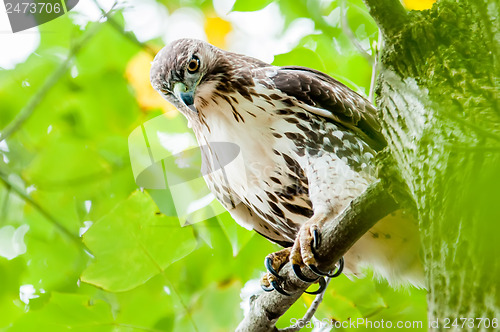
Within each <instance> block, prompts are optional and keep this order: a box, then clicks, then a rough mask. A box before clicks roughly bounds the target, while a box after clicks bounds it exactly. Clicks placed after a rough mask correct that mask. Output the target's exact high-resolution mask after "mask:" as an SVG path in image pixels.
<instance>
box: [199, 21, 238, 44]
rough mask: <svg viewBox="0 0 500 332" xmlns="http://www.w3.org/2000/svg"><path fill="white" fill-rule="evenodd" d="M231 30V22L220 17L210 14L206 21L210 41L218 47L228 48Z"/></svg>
mask: <svg viewBox="0 0 500 332" xmlns="http://www.w3.org/2000/svg"><path fill="white" fill-rule="evenodd" d="M231 30H232V26H231V23H229V22H228V21H225V20H223V19H222V18H220V17H214V16H209V17H207V19H206V21H205V33H206V34H207V39H208V42H209V43H210V44H212V45H214V46H216V47H219V48H222V49H225V48H226V36H227V34H228V33H229V32H231Z"/></svg>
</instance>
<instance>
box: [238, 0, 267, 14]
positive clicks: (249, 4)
mask: <svg viewBox="0 0 500 332" xmlns="http://www.w3.org/2000/svg"><path fill="white" fill-rule="evenodd" d="M271 2H273V0H255V1H251V0H236V2H235V3H234V5H233V8H232V9H231V11H233V12H254V11H257V10H261V9H263V8H265V7H266V6H268V5H269V4H270V3H271Z"/></svg>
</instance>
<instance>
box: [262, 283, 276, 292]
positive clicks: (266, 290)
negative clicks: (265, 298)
mask: <svg viewBox="0 0 500 332" xmlns="http://www.w3.org/2000/svg"><path fill="white" fill-rule="evenodd" d="M260 288H262V290H263V291H264V292H268V293H269V292H272V291H273V290H274V288H272V287H266V286H264V285H260Z"/></svg>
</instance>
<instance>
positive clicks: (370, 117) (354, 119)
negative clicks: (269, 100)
mask: <svg viewBox="0 0 500 332" xmlns="http://www.w3.org/2000/svg"><path fill="white" fill-rule="evenodd" d="M271 80H272V81H273V83H274V85H275V87H276V88H277V89H279V90H280V91H282V92H283V93H286V94H287V95H289V96H292V97H295V98H296V99H297V100H298V101H300V102H302V103H304V104H306V105H307V106H309V107H306V109H307V110H308V111H310V112H312V113H314V114H316V115H319V116H322V117H325V118H327V119H329V120H333V121H334V122H335V123H337V124H339V125H341V126H343V127H345V128H347V129H349V130H351V131H354V132H356V133H357V134H358V135H360V136H362V137H363V138H364V139H365V141H366V142H367V143H368V144H369V145H370V146H371V147H372V148H373V149H375V150H377V151H379V150H381V149H382V148H383V147H384V146H385V145H386V144H387V143H386V141H385V139H384V137H383V136H382V133H381V125H380V122H379V119H378V116H377V110H376V109H375V107H374V106H373V105H372V104H371V103H370V102H369V101H368V100H366V99H365V98H363V97H362V96H360V95H359V94H357V93H356V92H354V91H352V90H351V89H350V88H348V87H347V86H345V85H344V84H342V83H340V82H339V81H337V80H335V79H334V78H332V77H330V76H328V75H326V74H324V73H322V72H320V71H317V70H314V69H310V68H305V67H298V66H289V67H279V68H278V70H277V73H276V75H274V76H272V77H271Z"/></svg>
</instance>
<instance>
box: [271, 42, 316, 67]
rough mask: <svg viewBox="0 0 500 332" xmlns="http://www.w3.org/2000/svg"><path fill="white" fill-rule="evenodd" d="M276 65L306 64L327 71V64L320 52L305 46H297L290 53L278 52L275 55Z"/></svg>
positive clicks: (274, 63) (274, 62)
mask: <svg viewBox="0 0 500 332" xmlns="http://www.w3.org/2000/svg"><path fill="white" fill-rule="evenodd" d="M273 65H275V66H291V65H294V66H304V67H309V68H313V69H317V70H319V71H325V66H324V64H323V62H322V61H321V58H320V57H319V56H318V54H317V53H316V52H314V51H312V50H310V49H308V48H305V47H296V48H294V49H293V50H291V51H290V52H288V53H284V54H278V55H276V56H275V57H274V61H273Z"/></svg>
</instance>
